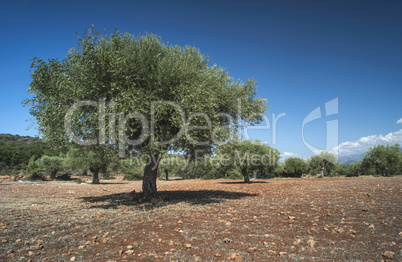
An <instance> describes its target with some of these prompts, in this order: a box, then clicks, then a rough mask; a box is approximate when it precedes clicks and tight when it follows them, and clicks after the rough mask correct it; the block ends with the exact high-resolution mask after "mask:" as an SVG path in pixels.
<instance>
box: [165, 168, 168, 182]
mask: <svg viewBox="0 0 402 262" xmlns="http://www.w3.org/2000/svg"><path fill="white" fill-rule="evenodd" d="M165 175H166V181H168V180H169V171H168V170H167V169H165Z"/></svg>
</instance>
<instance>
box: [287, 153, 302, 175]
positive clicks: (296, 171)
mask: <svg viewBox="0 0 402 262" xmlns="http://www.w3.org/2000/svg"><path fill="white" fill-rule="evenodd" d="M283 163H284V173H286V174H287V175H288V176H295V177H302V175H303V173H304V172H306V169H307V164H306V162H305V161H304V160H303V159H301V158H298V157H289V158H286V159H285V161H284V162H283Z"/></svg>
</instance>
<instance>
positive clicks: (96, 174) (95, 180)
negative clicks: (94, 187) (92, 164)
mask: <svg viewBox="0 0 402 262" xmlns="http://www.w3.org/2000/svg"><path fill="white" fill-rule="evenodd" d="M92 184H99V171H95V172H92Z"/></svg>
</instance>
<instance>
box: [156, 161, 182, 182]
mask: <svg viewBox="0 0 402 262" xmlns="http://www.w3.org/2000/svg"><path fill="white" fill-rule="evenodd" d="M185 166H186V162H185V160H183V157H182V156H179V155H164V156H163V158H162V159H161V161H160V163H159V167H158V168H159V170H158V171H159V173H160V176H162V177H164V178H165V179H166V180H168V178H169V174H170V175H178V176H180V174H181V173H182V171H183V169H184V168H185Z"/></svg>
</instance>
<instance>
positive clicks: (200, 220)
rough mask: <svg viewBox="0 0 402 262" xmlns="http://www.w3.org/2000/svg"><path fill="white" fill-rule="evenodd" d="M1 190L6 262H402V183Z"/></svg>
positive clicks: (0, 230) (0, 240)
mask: <svg viewBox="0 0 402 262" xmlns="http://www.w3.org/2000/svg"><path fill="white" fill-rule="evenodd" d="M158 185H159V189H158V190H159V191H160V192H161V193H162V195H163V198H164V201H162V202H159V203H155V204H147V203H143V202H141V201H139V199H140V198H139V191H140V189H141V182H126V181H112V182H110V181H108V182H104V183H103V184H100V185H91V184H86V183H84V184H78V183H74V182H71V183H42V184H22V183H19V184H12V185H5V184H0V261H228V260H229V261H230V260H232V261H253V260H254V261H300V260H304V261H370V260H372V261H381V260H384V261H387V260H393V261H400V260H401V259H402V253H401V248H402V243H401V240H402V224H401V217H402V198H401V197H402V177H389V178H385V177H359V178H323V179H319V178H308V179H307V178H306V179H271V180H254V181H253V183H251V184H243V183H241V182H240V181H234V180H212V181H211V180H209V181H208V180H182V181H159V182H158Z"/></svg>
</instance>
